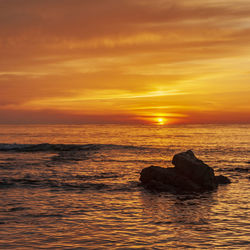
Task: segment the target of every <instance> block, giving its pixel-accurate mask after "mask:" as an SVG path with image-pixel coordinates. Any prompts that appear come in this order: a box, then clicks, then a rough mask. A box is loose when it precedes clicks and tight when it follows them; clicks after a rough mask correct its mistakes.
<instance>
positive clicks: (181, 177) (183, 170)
mask: <svg viewBox="0 0 250 250" xmlns="http://www.w3.org/2000/svg"><path fill="white" fill-rule="evenodd" d="M172 163H173V165H174V166H175V167H174V168H162V167H158V166H150V167H147V168H144V169H143V170H142V171H141V176H140V181H141V183H142V185H143V186H144V187H145V188H147V189H150V190H154V191H169V192H174V193H176V192H202V191H207V190H213V189H215V188H217V186H218V184H227V183H230V180H229V179H228V178H227V177H225V176H222V175H220V176H215V175H214V170H213V169H212V168H211V167H209V166H208V165H207V164H205V163H204V162H203V161H201V160H199V159H198V158H196V156H195V155H194V153H193V152H192V151H191V150H188V151H186V152H182V153H179V154H176V155H175V156H174V157H173V160H172Z"/></svg>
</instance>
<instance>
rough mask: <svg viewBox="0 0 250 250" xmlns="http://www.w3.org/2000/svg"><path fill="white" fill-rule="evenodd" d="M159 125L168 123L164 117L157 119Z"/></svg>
mask: <svg viewBox="0 0 250 250" xmlns="http://www.w3.org/2000/svg"><path fill="white" fill-rule="evenodd" d="M156 122H157V125H164V124H165V123H166V119H165V118H162V117H157V118H156Z"/></svg>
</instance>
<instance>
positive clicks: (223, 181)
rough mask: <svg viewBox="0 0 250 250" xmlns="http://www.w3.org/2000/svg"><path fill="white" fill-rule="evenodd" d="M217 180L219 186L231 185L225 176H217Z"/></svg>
mask: <svg viewBox="0 0 250 250" xmlns="http://www.w3.org/2000/svg"><path fill="white" fill-rule="evenodd" d="M215 180H216V182H217V184H229V183H231V181H230V179H229V178H227V177H226V176H223V175H219V176H215Z"/></svg>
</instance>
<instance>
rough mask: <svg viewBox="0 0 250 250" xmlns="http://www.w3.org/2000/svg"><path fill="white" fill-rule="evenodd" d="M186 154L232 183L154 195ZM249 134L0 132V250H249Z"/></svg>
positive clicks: (129, 129)
mask: <svg viewBox="0 0 250 250" xmlns="http://www.w3.org/2000/svg"><path fill="white" fill-rule="evenodd" d="M188 149H192V150H193V151H194V153H195V154H196V156H197V157H199V158H200V159H202V160H203V161H205V162H206V163H207V164H208V165H210V166H211V167H213V168H214V169H215V172H216V174H217V175H219V174H223V175H225V176H228V177H229V178H230V179H231V180H232V184H230V185H226V186H220V187H219V188H218V190H216V191H213V192H207V193H202V194H185V195H184V194H183V195H173V194H168V193H160V194H154V193H150V192H148V191H146V190H144V189H143V188H142V187H141V186H139V185H138V183H139V175H140V171H141V170H142V169H143V168H144V167H147V166H150V165H158V166H162V167H169V166H171V165H172V164H171V160H172V157H173V155H174V154H175V153H178V152H181V151H186V150H188ZM249 169H250V126H249V125H186V126H141V125H140V126H139V125H138V126H132V125H131V126H127V125H25V126H24V125H15V126H14V125H0V192H1V203H0V227H1V231H0V249H27V248H32V249H136V248H139V249H140V248H141V249H168V248H197V249H249V248H250V237H249V235H250V223H249V222H250V216H249V182H250V175H249Z"/></svg>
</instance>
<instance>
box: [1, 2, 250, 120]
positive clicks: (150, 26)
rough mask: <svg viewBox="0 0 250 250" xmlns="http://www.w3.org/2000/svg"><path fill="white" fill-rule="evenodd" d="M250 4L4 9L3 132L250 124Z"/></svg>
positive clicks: (5, 5)
mask: <svg viewBox="0 0 250 250" xmlns="http://www.w3.org/2000/svg"><path fill="white" fill-rule="evenodd" d="M249 13H250V1H249V0H237V1H235V0H202V1H200V0H188V1H187V0H119V1H118V0H35V1H34V0H0V123H15V124H17V123H125V124H127V123H139V124H140V123H143V124H179V123H180V124H183V123H184V124H186V123H187V124H188V123H191V124H192V123H250V102H249V96H250V67H249V65H250V15H249Z"/></svg>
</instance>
